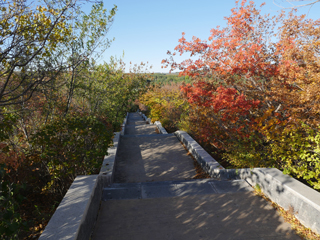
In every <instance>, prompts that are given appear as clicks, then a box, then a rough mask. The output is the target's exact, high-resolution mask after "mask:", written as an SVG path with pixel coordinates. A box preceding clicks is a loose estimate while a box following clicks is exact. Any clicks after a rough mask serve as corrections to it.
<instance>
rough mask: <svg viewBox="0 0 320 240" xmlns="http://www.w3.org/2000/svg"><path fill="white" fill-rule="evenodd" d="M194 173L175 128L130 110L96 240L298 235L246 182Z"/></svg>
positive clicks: (101, 211)
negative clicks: (165, 130) (167, 129)
mask: <svg viewBox="0 0 320 240" xmlns="http://www.w3.org/2000/svg"><path fill="white" fill-rule="evenodd" d="M195 175H196V172H195V169H194V165H193V159H192V158H191V157H190V156H189V155H187V152H186V150H185V149H184V147H183V146H182V144H181V143H180V142H179V140H178V139H177V138H176V137H175V136H174V135H173V134H165V135H162V134H157V133H156V127H155V126H154V125H152V124H146V122H144V121H143V119H142V117H141V116H140V115H139V114H138V113H130V114H129V117H128V120H127V125H126V128H125V134H124V135H123V136H121V141H120V145H119V150H118V154H117V158H116V170H115V179H114V183H113V184H112V185H111V186H110V187H108V188H105V189H104V191H103V196H102V201H101V208H100V212H99V216H98V220H97V223H96V226H95V230H94V233H93V239H116V240H122V239H126V240H127V239H132V240H135V239H139V240H142V239H150V240H153V239H155V240H157V239H159V240H160V239H161V240H163V239H174V240H178V239H181V240H182V239H183V240H188V239H193V240H194V239H270V240H271V239H279V240H280V239H300V237H298V236H296V235H295V234H294V233H293V232H292V230H291V229H290V225H289V224H288V223H285V222H284V221H283V219H282V218H281V217H280V216H279V215H278V214H277V212H276V211H275V210H274V209H273V207H272V206H271V205H270V203H268V202H266V201H265V200H264V199H262V198H259V197H257V196H255V195H254V194H253V192H252V188H251V187H250V186H249V185H248V184H247V183H246V182H245V181H244V180H233V181H217V180H213V179H192V177H193V176H195Z"/></svg>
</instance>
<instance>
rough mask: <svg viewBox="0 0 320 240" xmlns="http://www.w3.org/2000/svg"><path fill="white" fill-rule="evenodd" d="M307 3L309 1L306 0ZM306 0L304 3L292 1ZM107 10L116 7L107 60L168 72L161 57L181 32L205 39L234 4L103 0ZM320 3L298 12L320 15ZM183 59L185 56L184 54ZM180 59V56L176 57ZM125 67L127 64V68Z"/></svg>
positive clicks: (270, 7) (269, 0)
mask: <svg viewBox="0 0 320 240" xmlns="http://www.w3.org/2000/svg"><path fill="white" fill-rule="evenodd" d="M254 2H255V3H256V5H257V7H258V6H260V5H261V3H263V2H266V5H265V6H264V7H263V8H262V13H271V14H276V13H277V11H279V10H281V8H280V7H278V6H276V5H275V4H274V3H273V0H266V1H260V0H259V1H258V0H257V1H254ZM275 2H276V3H277V4H279V5H282V6H286V7H288V6H290V5H289V4H288V3H286V2H285V1H284V0H275ZM309 2H310V1H309ZM299 3H308V1H304V2H301V1H300V2H299V1H298V2H295V4H299ZM104 4H105V7H106V8H107V9H108V10H110V9H111V8H112V7H113V4H115V5H117V6H118V12H117V13H116V16H115V21H114V23H113V25H112V27H111V29H110V31H109V33H108V37H109V38H113V37H115V41H114V42H113V43H112V44H111V46H110V48H109V49H107V50H106V52H105V53H104V57H103V58H102V59H103V60H105V61H106V62H108V61H109V59H110V56H117V57H120V56H122V54H123V52H124V58H123V60H124V62H125V63H126V64H127V66H128V65H129V63H130V62H132V63H133V64H139V63H141V62H145V63H146V62H149V65H152V66H153V68H152V70H151V72H168V71H169V69H164V68H163V69H162V68H161V60H162V59H164V58H166V57H167V54H166V53H167V51H168V50H170V51H173V50H174V47H175V46H176V45H177V44H178V39H179V38H180V37H181V33H182V32H185V33H186V39H187V40H190V39H191V38H192V36H196V37H199V38H200V39H207V38H208V37H209V35H210V30H211V29H212V28H214V27H216V26H218V25H219V26H221V27H224V26H226V21H225V20H224V17H225V16H229V15H230V13H231V11H230V9H231V8H233V7H234V6H235V1H234V0H220V1H215V0H196V1H195V0H104ZM319 12H320V3H317V4H315V5H314V6H313V7H312V8H310V7H308V8H306V7H305V8H300V9H299V13H301V14H302V13H308V17H309V18H313V19H317V18H320V14H319ZM184 58H187V56H185V57H184ZM179 59H181V60H182V57H181V58H179ZM127 70H128V67H127Z"/></svg>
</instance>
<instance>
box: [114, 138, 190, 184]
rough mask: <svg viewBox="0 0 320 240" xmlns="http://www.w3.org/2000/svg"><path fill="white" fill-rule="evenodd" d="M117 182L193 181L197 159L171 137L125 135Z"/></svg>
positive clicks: (118, 164) (118, 160)
mask: <svg viewBox="0 0 320 240" xmlns="http://www.w3.org/2000/svg"><path fill="white" fill-rule="evenodd" d="M116 162H117V165H116V170H115V179H114V181H115V182H150V181H169V180H185V179H191V178H192V177H193V176H194V175H195V174H196V172H195V170H194V166H193V160H192V158H191V157H190V156H188V155H187V151H186V150H185V149H184V148H183V146H182V145H181V143H180V142H179V141H178V139H177V138H176V137H175V136H173V135H171V134H168V135H162V134H158V135H150V136H148V135H142V136H126V135H124V136H123V137H122V139H121V142H120V148H119V151H118V154H117V158H116Z"/></svg>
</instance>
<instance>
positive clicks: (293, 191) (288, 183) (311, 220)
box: [175, 131, 320, 234]
mask: <svg viewBox="0 0 320 240" xmlns="http://www.w3.org/2000/svg"><path fill="white" fill-rule="evenodd" d="M175 135H176V136H177V137H178V139H179V140H180V141H181V142H183V144H184V145H185V146H186V147H187V148H188V149H189V151H190V152H191V153H192V155H193V156H194V157H195V158H196V159H197V161H198V162H199V163H200V164H201V166H202V167H203V169H204V170H205V171H206V172H207V173H209V175H210V176H211V177H212V178H214V179H219V180H232V179H245V180H247V181H248V182H249V183H250V184H251V185H252V186H253V187H255V186H256V185H257V184H258V185H259V187H260V188H261V190H262V192H263V193H264V194H266V196H268V197H269V198H270V199H271V200H272V201H273V202H275V203H277V204H278V205H280V206H281V207H283V208H284V209H285V210H288V209H291V210H292V209H293V213H294V215H295V216H296V217H297V219H299V221H300V222H301V223H302V224H303V225H304V226H306V227H308V228H310V229H311V230H312V231H314V232H316V233H318V234H320V193H319V192H317V191H315V190H314V189H312V188H310V187H308V186H306V185H304V184H303V183H301V182H299V181H298V180H296V179H294V178H292V177H290V176H288V175H284V174H283V173H282V172H281V171H280V170H278V169H276V168H253V169H224V168H223V167H222V166H220V164H219V163H218V162H216V161H215V160H214V159H213V158H212V157H211V156H210V155H209V154H208V153H207V152H206V151H205V150H204V149H203V148H202V147H201V146H200V145H199V144H198V143H197V142H196V141H195V140H194V139H193V138H191V137H190V136H189V135H188V134H187V133H186V132H183V131H176V132H175Z"/></svg>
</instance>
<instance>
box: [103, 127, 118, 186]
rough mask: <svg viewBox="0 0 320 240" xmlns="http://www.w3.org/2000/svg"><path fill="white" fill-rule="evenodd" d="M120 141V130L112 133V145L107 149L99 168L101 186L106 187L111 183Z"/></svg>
mask: <svg viewBox="0 0 320 240" xmlns="http://www.w3.org/2000/svg"><path fill="white" fill-rule="evenodd" d="M119 143H120V132H116V133H114V138H113V146H112V147H111V148H109V149H108V154H107V155H106V156H105V157H104V159H103V163H102V166H101V169H100V173H99V178H100V180H99V181H101V182H102V186H103V187H107V186H109V185H111V184H112V183H113V176H114V170H115V160H116V155H117V151H118V146H119Z"/></svg>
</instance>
